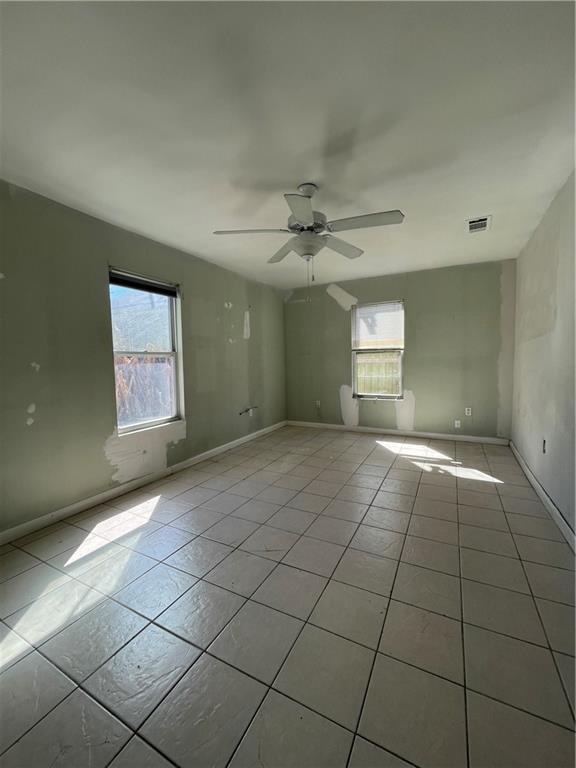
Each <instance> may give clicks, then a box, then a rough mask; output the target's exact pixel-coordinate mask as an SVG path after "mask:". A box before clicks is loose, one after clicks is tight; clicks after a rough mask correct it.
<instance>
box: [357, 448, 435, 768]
mask: <svg viewBox="0 0 576 768" xmlns="http://www.w3.org/2000/svg"><path fill="white" fill-rule="evenodd" d="M402 445H404V443H402ZM421 479H422V476H420V479H419V480H418V488H420V481H421ZM418 488H417V489H416V490H418ZM415 503H416V502H415V499H414V500H413V501H412V505H411V508H410V518H409V520H408V527H407V529H406V531H407V532H406V534H405V535H404V537H403V540H402V547H401V549H400V554H399V555H398V562H397V564H396V569H395V571H394V577H393V579H392V584H391V585H390V595H389V597H388V603H387V605H386V614H385V616H384V621H383V622H382V627H381V628H380V633H379V635H378V643H377V645H376V653H375V654H374V658H373V659H372V666H371V667H370V673H369V674H368V679H367V681H366V688H365V689H364V696H363V697H362V703H361V704H360V709H359V711H358V717H357V719H356V728H355V729H354V739H353V741H352V745H351V746H350V751H349V753H348V759H347V760H346V767H347V768H348V767H349V765H350V760H351V759H352V750H353V748H354V743H355V741H356V737H357V736H358V728H359V726H360V723H361V722H362V715H363V713H364V707H365V705H366V699H367V698H368V690H369V688H370V683H371V682H372V676H373V674H374V667H375V666H376V660H377V658H378V649H379V648H380V643H381V642H382V637H383V635H384V628H385V626H386V620H387V619H388V611H389V610H390V601H391V600H392V595H393V593H394V587H395V585H396V579H397V577H398V571H399V570H400V563H401V562H402V555H403V553H404V547H405V546H406V539H407V538H408V530H409V528H410V522H411V521H412V517H413V514H414V512H413V511H414V504H415ZM388 751H389V750H388ZM397 756H398V757H401V759H404V758H403V757H402V756H400V755H397Z"/></svg>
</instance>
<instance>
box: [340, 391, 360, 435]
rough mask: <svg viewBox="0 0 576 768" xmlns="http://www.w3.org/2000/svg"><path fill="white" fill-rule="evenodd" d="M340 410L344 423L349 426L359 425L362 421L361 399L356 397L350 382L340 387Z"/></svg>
mask: <svg viewBox="0 0 576 768" xmlns="http://www.w3.org/2000/svg"><path fill="white" fill-rule="evenodd" d="M340 412H341V413H342V423H343V424H345V425H346V426H347V427H357V426H358V424H359V422H360V401H359V400H358V399H357V398H355V397H354V392H353V390H352V387H351V386H350V384H342V386H341V387H340Z"/></svg>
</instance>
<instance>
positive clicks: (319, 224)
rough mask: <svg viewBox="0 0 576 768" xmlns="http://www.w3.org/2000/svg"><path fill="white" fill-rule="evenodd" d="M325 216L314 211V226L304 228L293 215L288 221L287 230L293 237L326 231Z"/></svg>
mask: <svg viewBox="0 0 576 768" xmlns="http://www.w3.org/2000/svg"><path fill="white" fill-rule="evenodd" d="M326 228H327V226H326V216H324V214H323V213H320V211H314V224H311V225H310V226H308V227H306V226H304V225H303V224H300V223H299V222H298V221H296V219H295V217H294V215H292V216H290V218H289V219H288V229H289V230H290V232H294V234H295V235H299V234H300V233H301V232H315V233H316V234H317V235H318V234H320V233H321V232H324V231H325V230H326Z"/></svg>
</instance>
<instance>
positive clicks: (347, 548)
mask: <svg viewBox="0 0 576 768" xmlns="http://www.w3.org/2000/svg"><path fill="white" fill-rule="evenodd" d="M392 467H393V465H390V466H389V467H388V469H387V471H386V474H385V475H384V477H386V475H387V474H388V472H389V471H390V469H391V468H392ZM310 482H312V481H310ZM382 482H383V480H381V481H380V486H381V485H382ZM305 487H306V486H305ZM305 487H304V488H305ZM304 488H303V489H301V491H298V493H300V492H304ZM223 492H224V493H226V492H227V491H226V490H225V491H223ZM334 498H335V497H332V500H334ZM247 501H250V499H247ZM245 503H246V502H245ZM328 503H329V504H330V502H328ZM287 504H289V502H286V503H285V504H284V505H282V506H287ZM370 506H371V505H368V509H369V507H370ZM183 514H186V513H183ZM365 514H366V513H365ZM413 514H414V513H413V512H412V513H411V514H410V519H412V515H413ZM230 515H232V513H227V515H226V516H230ZM364 516H365V515H364ZM316 519H318V515H317V516H316V518H315V519H314V520H312V521H310V524H309V525H308V528H309V527H310V526H311V525H312V524H313V523H314V522H315V520H316ZM362 519H363V518H362ZM266 522H267V521H265V522H264V523H262V524H259V527H261V525H265V524H266ZM361 523H362V520H361V521H359V522H358V524H357V525H356V529H357V528H358V525H359V524H361ZM164 525H169V523H166V524H164ZM174 527H175V526H174ZM270 527H273V526H270ZM308 528H306V529H305V530H304V531H303V532H301V533H300V534H299V536H298V539H297V540H296V541H295V542H294V544H293V545H292V546H294V545H295V544H296V543H297V541H299V540H300V539H301V538H302V536H303V535H305V533H306V531H307V530H308ZM256 530H258V529H256ZM277 530H282V529H277ZM385 530H386V529H385ZM148 535H151V534H148ZM406 535H407V534H404V540H403V547H402V550H403V548H404V545H405V541H406ZM201 536H202V534H197V535H195V536H193V538H192V539H191V540H190V541H189V542H187V543H186V544H184V545H182V546H183V547H184V546H186V545H187V544H189V543H190V542H191V541H194V540H195V539H197V538H200V537H201ZM319 540H320V541H324V540H322V539H319ZM432 541H433V540H432ZM242 543H243V542H241V543H240V544H238V545H237V546H236V547H235V548H234V549H233V550H232V551H235V550H237V549H239V547H240V546H241V544H242ZM349 549H354V548H352V547H350V542H349V544H348V545H346V546H345V548H344V551H343V552H342V553H341V556H340V558H339V561H338V562H340V560H341V558H342V557H343V555H344V554H345V552H346V551H348V550H349ZM131 551H135V550H131ZM175 551H177V550H175ZM288 551H289V550H288ZM360 551H363V550H360ZM28 554H29V553H28ZM171 554H174V553H170V554H168V555H166V556H165V558H163V560H160V561H157V562H156V563H155V565H153V566H151V568H150V569H149V570H152V569H153V568H154V567H156V565H158V564H161V563H163V562H164V560H166V559H167V558H169V557H170V556H171ZM229 554H231V553H229ZM249 554H254V555H255V553H250V552H249ZM401 554H402V553H401ZM401 554H400V556H399V559H398V561H397V567H396V572H395V577H394V581H395V579H396V575H397V571H398V568H399V565H400V562H401V560H400V558H401ZM227 556H228V555H227ZM227 556H226V557H227ZM256 556H261V555H256ZM284 556H285V555H284ZM376 556H378V555H376ZM264 557H265V556H264ZM153 559H155V558H153ZM224 559H225V558H224ZM514 559H516V558H514ZM519 559H520V560H521V558H519ZM41 562H46V561H41ZM275 562H276V565H275V566H274V568H273V569H272V571H270V573H269V574H268V576H270V575H271V574H272V573H273V572H274V570H275V569H276V568H277V566H278V565H279V564H280V562H281V561H275ZM218 565H219V564H217V565H216V566H214V568H216V567H218ZM337 565H338V564H337ZM337 565H336V566H335V568H334V569H333V571H332V574H333V573H334V572H335V570H336V567H337ZM52 567H53V566H52ZM289 567H290V566H289ZM422 567H424V566H422ZM214 568H213V569H214ZM213 569H211V570H213ZM149 570H148V571H146V572H145V573H148V572H149ZM301 570H305V569H301ZM431 570H433V569H431ZM185 572H186V571H185ZM186 573H188V572H186ZM208 573H210V571H209V572H207V573H206V574H205V575H208ZM143 575H144V574H140V575H139V576H138V577H137V578H136V579H134V580H133V581H136V580H137V579H138V578H140V577H141V576H143ZM190 575H192V576H193V577H194V578H197V579H198V581H200V580H203V578H204V577H196V576H194V574H190ZM268 576H267V577H266V578H268ZM71 578H72V579H75V577H71ZM76 580H77V579H76ZM330 580H332V576H330V577H329V578H328V581H327V583H326V585H325V586H324V588H323V590H322V593H321V594H320V595H319V597H318V599H317V601H316V603H315V605H316V604H317V602H318V600H320V598H321V596H322V594H323V592H324V590H325V589H326V587H327V586H328V583H329V581H330ZM460 581H462V577H461V576H460ZM130 583H133V582H129V583H128V584H130ZM196 583H198V582H196ZM207 583H210V582H207ZM128 584H127V585H125V586H128ZM194 586H195V585H192V586H191V587H190V588H189V589H192V588H193V587H194ZM224 589H226V588H224ZM257 589H258V587H256V589H255V590H254V591H253V592H252V595H253V594H254V592H255V591H256V590H257ZM392 589H393V587H392V588H391V592H390V597H389V598H388V600H390V599H392V598H391V595H392ZM186 591H188V590H186ZM228 591H230V590H228ZM183 594H185V593H183ZM233 594H236V593H233ZM252 595H251V596H250V597H249V598H247V599H251V597H252ZM181 596H182V595H180V596H178V597H177V598H175V600H174V601H173V602H176V600H178V599H179V598H180V597H181ZM104 597H106V598H108V599H111V600H114V598H113V596H111V595H108V594H104ZM242 597H243V598H244V602H243V603H242V606H244V605H245V604H246V601H247V599H246V598H245V596H244V595H242ZM533 599H534V598H533ZM115 602H118V601H115ZM254 602H256V601H254ZM120 604H121V603H120ZM121 605H122V604H121ZM242 606H241V607H242ZM95 607H96V606H95ZM18 610H20V609H18ZM91 610H93V609H91ZM128 610H132V611H134V613H136V614H137V615H140V614H138V611H135V610H134V609H128ZM164 610H167V608H165V609H164ZM239 610H240V609H239ZM274 610H277V609H274ZM89 612H90V611H88V612H87V613H89ZM87 613H86V614H83V616H85V615H87ZM311 613H312V612H311ZM311 613H310V614H309V616H310V615H311ZM234 615H236V614H234ZM288 615H290V614H288ZM386 617H387V616H386ZM386 617H385V619H384V622H383V627H382V631H381V633H380V634H381V635H382V632H383V629H384V623H385V621H386ZM79 618H82V617H79ZM144 618H146V619H147V621H148V622H149V623H148V624H146V625H145V626H144V627H143V628H142V630H140V631H143V630H144V629H145V628H146V627H147V626H149V625H150V623H155V622H154V620H152V621H150V620H149V619H148V617H144ZM232 618H233V617H232ZM231 620H232V619H230V621H231ZM72 623H74V622H72ZM307 623H309V621H308V620H306V622H305V623H304V625H303V627H302V629H301V632H302V631H303V629H304V627H305V625H306V624H307ZM463 623H464V622H463V619H461V624H462V626H463ZM68 626H70V625H68ZM226 626H227V625H226ZM311 626H314V625H313V624H311ZM61 631H63V630H61ZM222 631H224V630H222ZM325 631H329V630H325ZM301 632H300V633H299V635H300V634H301ZM57 634H58V632H57V633H55V635H53V636H56V635H57ZM138 634H139V633H138ZM333 634H337V633H333ZM299 635H298V637H299ZM338 636H339V635H338ZM131 639H134V638H131ZM346 639H348V638H346ZM127 642H130V641H127ZM188 642H189V641H188ZM294 642H296V641H294ZM350 642H354V641H350ZM192 645H193V644H192ZM32 647H33V648H34V646H32ZM122 647H124V646H122ZM292 647H293V646H292ZM35 650H37V649H36V648H35ZM201 651H202V652H204V653H208V652H207V651H204V650H203V649H201ZM117 652H118V651H116V653H117ZM289 653H290V651H289V652H288V654H289ZM376 653H378V651H376ZM209 655H210V654H209ZM285 658H287V656H286V657H285ZM376 658H377V656H376V654H375V658H374V662H375V659H376ZM51 663H52V664H53V662H51ZM104 663H106V662H104ZM55 666H56V665H55ZM230 666H233V665H230ZM282 666H283V665H281V667H280V669H281V668H282ZM373 666H374V663H373ZM188 669H190V668H188ZM280 669H279V671H280ZM372 669H373V667H372ZM240 671H241V672H242V670H240ZM279 671H278V673H277V674H279ZM243 673H244V674H247V673H246V672H243ZM92 674H93V673H92ZM184 674H185V673H184ZM431 674H434V673H431ZM371 676H372V672H371V673H370V676H369V680H368V684H367V688H368V685H369V682H370V679H371ZM439 677H441V676H439ZM180 679H181V678H179V680H180ZM73 682H74V681H73ZM177 682H178V681H177ZM176 684H177V683H175V685H176ZM271 685H272V684H271ZM270 688H271V686H270ZM367 688H366V692H365V697H364V699H365V698H366V693H367ZM170 690H172V689H170ZM168 693H169V692H168ZM168 693H166V694H165V696H167V695H168ZM283 695H285V694H283ZM165 696H164V697H163V699H162V700H161V701H163V700H164V698H165ZM489 698H491V697H489ZM495 700H496V701H498V699H495ZM60 703H61V702H60ZM504 703H505V702H504ZM157 706H158V705H157ZM303 706H305V707H306V705H303ZM362 706H363V705H362ZM508 706H511V705H508ZM307 708H308V709H310V708H309V707H307ZM258 709H259V708H258ZM257 711H258V710H257ZM312 711H314V710H312ZM520 711H524V710H520ZM318 714H320V713H318ZM529 714H531V713H529ZM114 716H115V717H117V715H114ZM322 716H323V717H326V716H325V715H322ZM359 717H360V716H359ZM327 719H330V718H327ZM541 719H545V718H541ZM38 722H39V721H38ZM358 722H359V720H358ZM550 722H553V721H550ZM341 727H342V726H341ZM122 748H124V747H122Z"/></svg>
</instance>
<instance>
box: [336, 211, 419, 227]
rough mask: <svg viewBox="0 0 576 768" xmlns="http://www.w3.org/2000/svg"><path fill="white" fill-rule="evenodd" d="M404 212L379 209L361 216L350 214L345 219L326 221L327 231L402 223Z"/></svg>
mask: <svg viewBox="0 0 576 768" xmlns="http://www.w3.org/2000/svg"><path fill="white" fill-rule="evenodd" d="M403 221H404V214H403V213H402V211H399V210H394V211H381V212H380V213H367V214H364V215H362V216H350V217H349V218H347V219H336V221H329V222H328V231H329V232H346V231H348V230H350V229H367V228H368V227H384V226H387V225H388V224H402V222H403Z"/></svg>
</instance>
